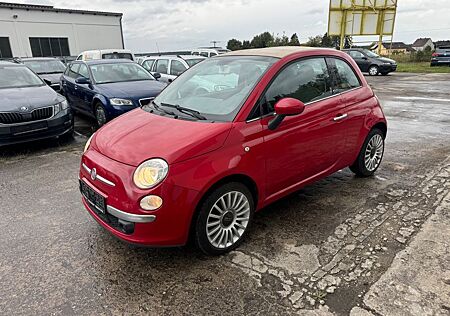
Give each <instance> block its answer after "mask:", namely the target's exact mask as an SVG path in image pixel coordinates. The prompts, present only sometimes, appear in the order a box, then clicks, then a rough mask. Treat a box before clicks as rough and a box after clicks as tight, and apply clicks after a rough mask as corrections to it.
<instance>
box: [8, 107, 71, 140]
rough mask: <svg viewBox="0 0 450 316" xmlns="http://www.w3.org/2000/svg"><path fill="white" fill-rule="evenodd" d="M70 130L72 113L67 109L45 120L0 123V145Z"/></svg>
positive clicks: (36, 138) (44, 137)
mask: <svg viewBox="0 0 450 316" xmlns="http://www.w3.org/2000/svg"><path fill="white" fill-rule="evenodd" d="M72 130H73V115H72V113H71V111H70V109H67V110H64V111H62V112H60V113H58V114H57V115H56V116H54V117H53V118H50V119H47V120H41V121H34V122H33V121H32V122H27V123H19V124H0V146H6V145H12V144H19V143H25V142H30V141H36V140H42V139H46V138H53V137H58V136H62V135H64V134H66V133H69V132H71V131H72Z"/></svg>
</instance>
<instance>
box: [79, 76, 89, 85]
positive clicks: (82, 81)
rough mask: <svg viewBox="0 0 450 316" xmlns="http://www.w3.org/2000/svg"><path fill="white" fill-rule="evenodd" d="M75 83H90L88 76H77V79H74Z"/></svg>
mask: <svg viewBox="0 0 450 316" xmlns="http://www.w3.org/2000/svg"><path fill="white" fill-rule="evenodd" d="M75 83H77V84H90V83H91V80H89V79H88V78H85V77H78V78H77V79H75Z"/></svg>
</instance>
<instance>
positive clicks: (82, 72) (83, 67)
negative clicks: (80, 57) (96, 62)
mask: <svg viewBox="0 0 450 316" xmlns="http://www.w3.org/2000/svg"><path fill="white" fill-rule="evenodd" d="M78 74H79V75H80V76H81V77H84V78H87V79H89V70H88V68H87V66H86V65H85V64H81V65H80V69H78Z"/></svg>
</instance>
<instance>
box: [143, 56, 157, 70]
mask: <svg viewBox="0 0 450 316" xmlns="http://www.w3.org/2000/svg"><path fill="white" fill-rule="evenodd" d="M154 62H155V60H154V59H148V60H146V61H144V63H143V64H142V67H144V68H145V69H147V70H148V71H152V66H153V64H154Z"/></svg>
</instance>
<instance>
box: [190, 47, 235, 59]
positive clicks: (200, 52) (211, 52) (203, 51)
mask: <svg viewBox="0 0 450 316" xmlns="http://www.w3.org/2000/svg"><path fill="white" fill-rule="evenodd" d="M228 52H230V50H229V49H226V48H220V47H216V48H197V49H194V50H193V51H192V52H191V55H196V56H204V57H214V56H217V55H222V54H225V53H228Z"/></svg>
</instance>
